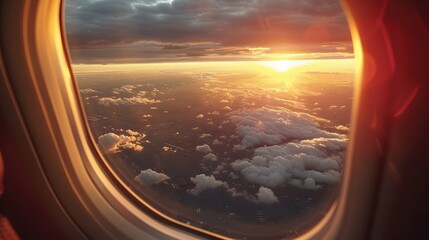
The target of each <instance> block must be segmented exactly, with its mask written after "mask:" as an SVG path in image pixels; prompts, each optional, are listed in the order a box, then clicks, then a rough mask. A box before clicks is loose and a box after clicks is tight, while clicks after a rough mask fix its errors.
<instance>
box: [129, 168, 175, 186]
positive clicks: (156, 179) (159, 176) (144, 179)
mask: <svg viewBox="0 0 429 240" xmlns="http://www.w3.org/2000/svg"><path fill="white" fill-rule="evenodd" d="M168 179H170V177H169V176H167V175H165V174H163V173H158V172H155V171H153V170H152V169H150V168H149V169H146V170H144V171H141V172H140V174H139V175H137V176H136V177H135V180H136V181H138V182H140V183H141V184H144V185H154V184H158V183H161V182H163V181H166V180H168Z"/></svg>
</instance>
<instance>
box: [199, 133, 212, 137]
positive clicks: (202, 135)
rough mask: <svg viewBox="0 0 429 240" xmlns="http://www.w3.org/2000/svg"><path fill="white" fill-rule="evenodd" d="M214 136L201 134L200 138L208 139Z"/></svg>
mask: <svg viewBox="0 0 429 240" xmlns="http://www.w3.org/2000/svg"><path fill="white" fill-rule="evenodd" d="M211 136H212V135H211V134H210V133H202V134H200V138H208V137H211Z"/></svg>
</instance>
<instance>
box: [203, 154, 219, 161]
mask: <svg viewBox="0 0 429 240" xmlns="http://www.w3.org/2000/svg"><path fill="white" fill-rule="evenodd" d="M203 159H204V160H210V161H217V156H216V155H214V154H213V153H208V154H206V155H204V157H203Z"/></svg>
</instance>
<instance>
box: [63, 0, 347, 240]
mask: <svg viewBox="0 0 429 240" xmlns="http://www.w3.org/2000/svg"><path fill="white" fill-rule="evenodd" d="M65 19H66V32H67V39H68V44H69V47H70V52H71V56H72V63H73V65H72V68H73V71H74V74H75V78H76V80H77V82H78V85H79V91H80V96H81V98H82V102H83V106H84V108H85V113H86V118H87V120H88V124H89V126H90V129H91V133H92V136H93V138H94V141H95V142H96V143H97V146H98V148H99V150H100V152H101V153H102V157H103V158H104V159H105V161H106V162H107V163H108V164H109V165H110V166H111V167H112V169H114V171H115V173H116V174H117V175H118V176H119V177H120V180H121V181H123V182H124V183H126V184H127V185H128V186H129V187H130V188H131V189H132V191H134V192H135V193H137V195H138V196H139V197H140V198H141V200H142V201H144V202H146V203H148V204H150V205H151V206H153V207H154V208H156V209H157V210H158V211H160V212H162V213H163V214H165V215H167V216H169V217H172V218H174V219H176V220H178V221H180V222H183V223H184V224H188V225H192V226H196V227H198V228H201V229H204V230H208V231H210V232H214V233H218V234H221V235H224V236H228V237H233V238H242V239H262V238H265V239H273V238H280V237H289V236H294V235H297V234H300V233H303V232H304V231H305V230H307V229H308V228H310V227H312V226H313V225H314V224H316V223H317V222H318V221H319V220H320V219H321V218H322V217H323V216H324V215H325V214H326V212H327V211H328V210H329V208H330V207H331V205H332V203H333V202H334V201H335V200H336V198H337V195H338V190H339V187H340V184H341V179H342V171H343V168H344V164H345V162H344V156H345V151H346V147H347V141H348V137H347V134H348V130H349V128H350V113H351V102H352V92H353V81H354V60H353V50H352V43H351V39H350V33H349V29H348V26H347V22H346V18H345V16H344V13H343V10H342V8H341V6H340V4H339V3H338V2H337V1H334V0H322V1H321V0H307V1H301V0H296V1H290V0H259V1H258V0H253V1H252V0H248V1H245V0H237V1H227V0H195V1H194V0H89V1H86V0H85V1H83V0H68V1H67V3H66V16H65Z"/></svg>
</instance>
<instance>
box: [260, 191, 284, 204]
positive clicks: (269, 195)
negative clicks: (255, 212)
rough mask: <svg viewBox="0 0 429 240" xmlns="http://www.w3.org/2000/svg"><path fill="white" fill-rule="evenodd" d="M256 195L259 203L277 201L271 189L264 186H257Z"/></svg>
mask: <svg viewBox="0 0 429 240" xmlns="http://www.w3.org/2000/svg"><path fill="white" fill-rule="evenodd" d="M256 197H257V202H260V203H266V204H273V203H278V202H279V199H278V198H277V197H276V196H275V195H274V193H273V190H271V189H269V188H266V187H259V190H258V193H256Z"/></svg>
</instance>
